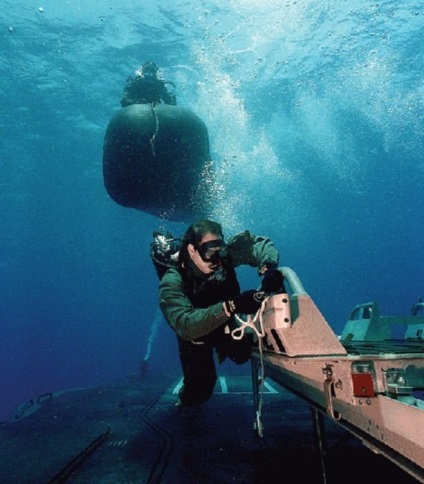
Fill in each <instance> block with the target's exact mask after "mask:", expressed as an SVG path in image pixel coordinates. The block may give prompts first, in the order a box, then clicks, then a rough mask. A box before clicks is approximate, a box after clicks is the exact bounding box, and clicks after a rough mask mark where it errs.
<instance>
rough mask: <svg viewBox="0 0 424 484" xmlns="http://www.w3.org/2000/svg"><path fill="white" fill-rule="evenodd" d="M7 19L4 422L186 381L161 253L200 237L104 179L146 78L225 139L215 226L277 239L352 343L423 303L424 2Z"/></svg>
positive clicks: (240, 2)
mask: <svg viewBox="0 0 424 484" xmlns="http://www.w3.org/2000/svg"><path fill="white" fill-rule="evenodd" d="M0 18H1V22H0V26H1V38H0V67H1V77H0V95H1V106H2V109H1V114H0V116H1V118H0V170H1V171H0V197H1V205H0V227H1V231H0V249H1V257H0V294H1V298H0V392H1V398H0V420H2V419H3V420H5V419H9V418H13V415H14V412H15V411H16V409H17V408H18V407H19V405H21V404H23V403H25V402H26V401H28V400H29V399H31V398H33V397H37V396H38V395H42V394H44V393H47V392H56V391H60V390H64V389H67V388H75V387H86V386H94V385H99V384H103V383H105V382H110V381H112V380H115V379H118V378H120V377H123V376H126V375H128V374H131V373H136V372H138V368H139V365H140V362H141V361H142V360H143V359H145V358H146V359H148V360H149V361H150V363H149V368H151V369H152V371H154V370H155V369H157V371H158V374H163V373H164V372H174V373H176V374H179V361H178V355H177V346H176V342H175V336H174V334H173V333H172V331H171V329H170V328H169V327H168V326H167V325H166V323H165V322H164V321H163V319H162V318H161V316H160V313H159V311H158V304H157V286H158V280H157V276H156V273H155V271H154V268H153V266H152V264H151V261H150V257H149V244H150V242H151V239H152V231H153V230H154V229H156V228H157V227H160V226H162V227H166V228H168V229H169V230H171V231H172V232H173V233H174V234H175V235H181V234H182V232H183V231H184V230H185V228H186V226H187V225H188V224H189V223H190V222H191V220H187V221H177V220H172V219H168V218H167V217H166V213H164V214H163V216H158V217H155V216H153V215H149V214H147V213H144V212H142V211H137V210H134V209H131V208H125V207H123V206H120V205H118V204H117V203H116V202H114V201H113V200H112V199H111V198H110V197H109V196H108V194H107V192H106V190H105V187H104V184H103V175H102V156H103V151H102V148H103V138H104V134H105V130H106V127H107V125H108V122H109V120H110V119H111V117H112V116H113V115H114V113H116V112H117V110H118V109H119V108H120V105H119V100H120V97H121V93H122V90H123V87H124V85H125V81H126V79H127V77H128V76H129V75H131V74H133V72H134V71H135V70H136V69H137V68H138V67H139V66H140V65H141V64H142V63H143V62H144V61H145V60H148V59H151V60H154V61H155V62H156V63H157V64H158V65H159V66H160V67H161V74H162V75H163V77H164V78H165V79H166V80H169V81H172V82H173V83H174V84H175V86H176V94H177V99H178V104H179V105H180V106H184V107H187V108H189V109H190V110H192V111H193V112H195V113H196V114H197V115H198V116H199V117H200V118H201V119H202V120H203V121H204V122H205V124H206V126H207V127H208V131H209V137H210V144H211V154H212V159H213V161H214V164H215V166H216V172H217V173H216V176H217V184H216V191H217V193H216V200H215V201H214V203H213V204H211V207H210V211H209V212H208V213H205V214H204V215H205V216H208V217H213V218H215V219H217V220H218V221H220V222H221V223H222V225H223V228H224V232H225V235H226V236H230V235H233V234H235V233H237V232H238V231H240V230H244V229H249V230H251V231H252V232H253V233H255V234H258V235H269V236H270V237H271V238H272V239H273V240H274V242H275V243H276V245H277V246H278V248H279V250H280V254H281V256H280V265H284V266H289V267H291V268H292V269H293V270H294V271H295V272H296V273H297V274H298V276H299V277H300V279H301V281H302V283H303V285H304V286H305V289H306V291H307V292H308V293H309V294H310V295H311V297H312V298H313V299H314V301H315V303H316V304H317V306H318V308H319V309H320V310H321V312H322V313H323V315H324V316H325V318H326V319H327V321H328V322H329V323H330V325H331V326H332V327H333V328H334V330H335V331H336V332H341V330H342V328H343V325H344V323H345V321H346V320H347V318H348V316H349V313H350V311H351V309H352V307H353V306H354V305H356V304H359V303H364V302H368V301H373V300H376V301H378V303H379V305H380V310H381V313H382V314H384V315H406V314H409V312H410V309H411V306H412V305H413V304H414V303H415V302H416V301H417V299H418V297H420V296H422V295H423V296H424V277H423V269H424V224H423V221H422V216H423V213H424V191H423V188H424V160H423V149H424V143H423V141H424V134H423V117H424V80H423V74H424V65H423V47H422V46H423V42H424V4H423V2H422V1H419V0H403V1H402V2H400V1H390V0H387V1H384V2H372V1H369V0H322V1H319V2H318V1H315V0H287V1H285V0H225V1H224V0H219V1H218V0H213V1H208V2H206V1H197V2H187V1H181V0H150V1H145V0H144V1H142V0H138V1H136V0H115V1H113V2H112V1H106V0H44V1H43V0H40V1H39V2H33V1H30V0H25V1H24V0H2V8H1V10H0ZM181 188H182V190H185V189H187V188H189V187H181ZM241 282H242V288H243V289H250V288H252V287H257V285H258V276H257V274H256V271H255V270H254V269H247V270H246V271H244V270H243V271H242V273H241ZM249 371H250V370H249V368H247V366H246V372H247V373H249Z"/></svg>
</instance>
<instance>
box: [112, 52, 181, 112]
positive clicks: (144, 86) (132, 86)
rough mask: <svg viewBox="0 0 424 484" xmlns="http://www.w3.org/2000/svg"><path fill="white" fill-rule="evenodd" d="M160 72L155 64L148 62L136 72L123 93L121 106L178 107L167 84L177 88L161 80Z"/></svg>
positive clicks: (128, 80) (129, 79)
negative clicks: (155, 105)
mask: <svg viewBox="0 0 424 484" xmlns="http://www.w3.org/2000/svg"><path fill="white" fill-rule="evenodd" d="M158 70H159V68H158V67H157V65H156V64H155V63H154V62H152V61H147V62H145V63H144V64H143V65H142V66H141V67H140V69H138V70H137V71H136V74H135V76H130V77H129V78H128V79H127V84H126V85H125V88H124V92H123V93H122V98H121V106H122V107H125V106H129V105H131V104H160V103H164V104H171V105H173V106H176V105H177V99H176V96H175V94H174V93H172V92H169V91H168V89H167V87H166V84H170V85H172V86H173V87H174V88H175V86H174V84H173V83H172V82H169V81H164V80H162V79H159V78H158V75H157V73H158Z"/></svg>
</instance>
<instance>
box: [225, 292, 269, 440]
mask: <svg viewBox="0 0 424 484" xmlns="http://www.w3.org/2000/svg"><path fill="white" fill-rule="evenodd" d="M268 299H269V297H267V298H265V299H264V300H263V301H262V304H261V307H260V308H259V309H258V311H257V312H256V314H255V316H254V317H253V319H252V316H251V315H248V316H247V321H244V320H243V319H242V318H240V316H238V315H237V314H235V319H236V320H237V321H238V322H239V324H240V327H239V328H236V329H233V331H231V336H232V338H233V339H236V340H240V339H242V338H243V337H244V333H245V331H246V329H247V328H250V329H251V330H253V332H254V333H255V334H256V336H257V338H258V349H259V361H260V376H259V392H258V393H259V399H258V408H257V410H256V422H255V423H256V426H257V432H258V435H259V437H263V427H262V404H263V397H264V388H265V367H264V360H263V338H264V336H265V330H264V322H263V312H264V308H265V303H266V301H267V300H268ZM258 320H259V328H258V327H257V322H258Z"/></svg>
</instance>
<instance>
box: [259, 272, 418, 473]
mask: <svg viewBox="0 0 424 484" xmlns="http://www.w3.org/2000/svg"><path fill="white" fill-rule="evenodd" d="M280 270H281V271H282V272H283V274H284V276H285V280H286V282H287V283H288V284H289V286H290V289H291V294H290V295H289V294H277V295H275V296H272V297H271V298H269V299H268V300H267V301H266V302H265V304H264V306H263V308H262V314H261V318H260V320H261V326H262V327H261V329H260V333H261V334H262V336H261V337H260V338H259V343H258V348H257V349H255V350H254V352H253V356H252V382H253V390H254V392H253V393H254V405H255V428H256V430H257V432H258V433H259V435H262V422H261V404H262V399H261V394H260V393H261V384H262V382H263V381H264V379H265V378H266V377H270V378H271V379H273V380H274V381H276V382H278V383H279V384H281V385H282V386H284V387H285V388H287V389H288V390H290V391H291V392H293V393H294V394H296V395H298V396H300V397H301V398H303V399H304V400H306V401H307V402H308V403H310V405H311V407H312V409H313V411H314V413H313V415H314V416H315V418H314V423H315V424H316V429H315V430H316V431H317V435H320V434H321V430H320V426H321V425H322V420H323V419H322V415H326V416H327V417H328V418H330V419H332V420H333V421H334V422H336V423H337V424H339V425H341V426H342V427H344V428H345V429H347V430H348V431H349V432H350V433H351V434H353V435H355V436H356V437H357V438H359V439H360V440H361V441H362V442H363V444H365V445H366V446H367V447H369V448H371V449H372V450H373V451H375V452H377V453H380V454H382V455H384V456H385V457H386V458H388V459H390V460H391V461H392V462H394V463H395V464H397V465H398V466H399V467H401V468H402V469H404V470H405V471H406V472H407V473H409V474H410V475H412V476H413V477H415V478H416V479H417V480H418V481H420V482H424V400H423V398H424V397H423V395H424V340H423V338H422V333H423V329H424V317H421V316H418V315H417V313H418V312H419V311H415V312H414V311H413V312H412V314H413V315H411V316H408V317H382V316H380V314H379V309H378V305H377V303H376V302H371V303H366V304H362V305H358V306H356V307H355V308H353V310H352V312H351V315H350V317H349V320H348V321H347V323H346V326H345V328H344V330H343V332H342V334H341V336H340V337H339V336H337V335H336V334H335V333H334V331H333V330H332V329H331V327H330V325H329V324H328V323H327V321H326V320H325V318H324V317H323V315H322V314H321V313H320V311H319V310H318V308H317V307H316V305H315V304H314V302H313V301H312V299H311V297H310V296H309V295H308V294H307V293H306V291H305V290H304V288H303V286H302V283H301V282H300V280H299V278H298V276H297V275H296V273H295V272H294V271H293V270H292V269H290V268H288V267H282V268H280ZM323 471H324V469H323ZM324 476H325V471H324ZM324 480H325V479H324Z"/></svg>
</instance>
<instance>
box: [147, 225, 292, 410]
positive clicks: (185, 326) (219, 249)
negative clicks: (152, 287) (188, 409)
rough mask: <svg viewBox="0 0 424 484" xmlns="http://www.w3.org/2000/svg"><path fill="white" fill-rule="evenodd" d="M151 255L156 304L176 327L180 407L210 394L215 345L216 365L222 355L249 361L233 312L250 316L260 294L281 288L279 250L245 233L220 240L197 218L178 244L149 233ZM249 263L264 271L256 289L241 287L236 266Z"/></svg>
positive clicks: (246, 339) (247, 339)
mask: <svg viewBox="0 0 424 484" xmlns="http://www.w3.org/2000/svg"><path fill="white" fill-rule="evenodd" d="M154 237H155V242H153V244H152V245H151V256H152V260H153V263H154V265H155V267H156V271H157V273H158V276H159V279H160V283H159V305H160V308H161V310H162V314H163V316H164V317H165V319H166V321H167V322H168V324H169V325H170V326H171V328H172V329H173V330H174V331H175V333H176V336H177V340H178V346H179V356H180V361H181V366H182V371H183V376H184V379H183V386H182V388H181V390H180V392H179V400H178V402H177V403H176V405H177V406H191V405H198V404H201V403H204V402H206V401H207V400H209V398H210V397H211V396H212V393H213V390H214V387H215V383H216V380H217V373H216V368H215V362H214V351H216V353H217V355H218V361H219V363H221V362H222V361H224V360H225V358H226V357H228V358H230V359H231V360H232V361H233V362H235V363H236V364H243V363H246V362H247V361H248V360H249V358H250V355H251V350H252V345H253V337H252V334H251V333H250V334H245V335H244V336H243V337H242V338H241V339H234V338H233V337H232V336H231V331H232V330H233V329H236V328H237V327H238V324H237V322H236V321H235V314H236V313H240V314H246V315H247V314H254V313H256V312H257V311H258V310H259V309H260V307H261V304H262V301H263V300H264V298H265V297H267V296H268V295H270V294H273V293H279V292H285V289H284V284H283V274H282V273H281V271H279V270H278V269H277V267H278V260H279V254H278V251H277V249H276V248H275V246H274V244H273V242H272V241H271V240H270V239H269V238H267V237H263V236H256V235H253V234H252V233H250V232H249V231H245V232H243V233H240V234H237V235H235V236H233V237H232V238H230V239H229V240H228V243H226V242H225V241H224V236H223V232H222V228H221V225H220V224H219V223H217V222H214V221H212V220H200V221H198V222H195V223H193V224H192V225H190V226H189V227H188V229H187V230H186V232H185V234H184V236H183V237H182V239H181V241H180V242H179V247H178V252H176V248H177V246H176V245H174V246H172V243H171V240H172V239H171V237H172V235H171V234H170V233H169V232H163V233H159V232H154ZM240 265H249V266H252V267H257V268H258V275H260V276H263V279H262V285H261V287H260V289H259V290H258V289H251V290H247V291H243V292H240V284H239V282H238V280H237V275H236V271H235V268H236V267H238V266H240Z"/></svg>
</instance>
